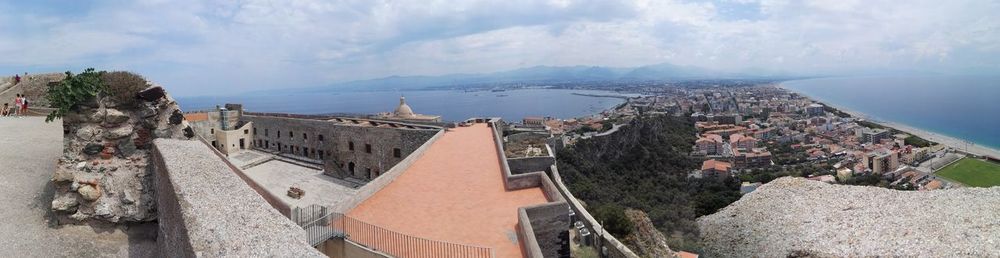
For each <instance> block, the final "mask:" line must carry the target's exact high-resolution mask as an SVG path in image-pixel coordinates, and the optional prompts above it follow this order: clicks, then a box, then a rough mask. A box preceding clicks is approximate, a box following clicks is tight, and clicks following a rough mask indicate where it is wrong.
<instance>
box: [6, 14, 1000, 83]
mask: <svg viewBox="0 0 1000 258" xmlns="http://www.w3.org/2000/svg"><path fill="white" fill-rule="evenodd" d="M0 32H2V34H3V35H2V36H0V73H9V74H13V73H24V72H31V73H35V72H61V71H67V70H69V71H81V70H83V69H84V68H87V67H94V68H97V69H100V70H128V71H133V72H137V73H140V74H142V75H144V76H146V77H147V78H148V79H150V80H152V81H156V82H157V83H160V84H162V85H165V86H166V87H167V89H168V90H169V91H171V93H172V94H173V95H175V96H200V95H217V94H227V93H236V92H244V91H253V90H262V89H281V88H302V87H314V86H323V85H329V84H332V83H336V82H344V81H351V80H361V79H371V78H378V77H385V76H392V75H442V74H453V73H489V72H496V71H504V70H511V69H517V68H524V67H532V66H539V65H546V66H573V65H586V66H609V67H634V66H641V65H650V64H659V63H671V64H675V65H685V66H698V67H703V68H709V69H715V70H718V71H727V72H770V73H773V72H780V73H788V74H837V75H850V74H863V73H870V72H872V71H911V72H933V73H977V74H983V73H986V74H1000V1H991V0H971V1H965V0H949V1H940V0H933V1H926V0H912V1H879V0H868V1H861V0H817V1H790V0H759V1H755V0H721V1H674V0H663V1H652V0H637V1H617V0H593V1H588V0H583V1H575V0H538V1H522V0H504V1H475V0H458V1H437V0H413V1H384V0H344V1H336V0H330V1H311V0H274V1H268V0H245V1H197V0H170V1H167V0H135V1H124V0H123V1H119V0H95V1H77V0H33V1H10V0H0Z"/></svg>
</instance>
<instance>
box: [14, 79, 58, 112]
mask: <svg viewBox="0 0 1000 258" xmlns="http://www.w3.org/2000/svg"><path fill="white" fill-rule="evenodd" d="M21 76H24V75H23V74H22V75H21ZM63 78H66V75H65V74H62V73H46V74H29V75H28V76H27V77H23V78H22V79H21V83H18V84H14V80H13V79H12V78H11V77H5V78H4V79H3V80H0V105H3V103H10V105H14V97H16V96H17V94H24V95H27V96H28V100H29V103H30V104H29V106H33V107H46V106H48V105H49V103H48V102H49V101H48V100H47V99H45V91H46V90H47V89H48V85H49V83H53V82H59V81H61V80H62V79H63Z"/></svg>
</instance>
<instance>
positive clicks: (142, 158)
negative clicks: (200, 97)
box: [52, 86, 194, 223]
mask: <svg viewBox="0 0 1000 258" xmlns="http://www.w3.org/2000/svg"><path fill="white" fill-rule="evenodd" d="M135 97H136V98H139V99H141V100H142V101H139V102H138V104H135V105H133V106H127V105H123V104H119V103H117V102H115V100H113V99H112V98H110V97H108V96H106V95H104V94H102V95H101V96H99V97H96V98H94V99H92V100H90V101H87V102H84V103H82V104H80V105H78V106H77V107H76V108H75V110H74V111H72V112H70V113H68V114H66V116H65V117H63V120H62V122H63V134H64V135H63V157H62V158H60V159H59V161H58V166H59V167H58V169H57V171H56V172H55V173H54V176H53V179H52V181H53V182H54V183H53V186H54V187H55V197H54V200H53V201H52V210H53V211H54V212H55V215H56V218H57V219H58V220H59V222H61V223H77V222H84V221H88V220H101V221H107V222H113V223H117V222H140V221H152V220H155V219H156V217H157V215H156V203H155V200H154V191H153V187H152V179H151V178H152V170H153V168H152V167H151V166H150V161H149V148H150V147H151V144H152V140H153V139H155V138H173V139H190V138H191V137H192V136H194V131H193V129H191V127H189V126H188V125H187V123H186V122H185V121H184V118H183V115H182V114H181V111H180V109H179V107H178V106H177V103H176V102H175V101H174V100H173V98H171V97H170V96H169V95H168V94H166V92H165V91H164V90H163V89H162V88H161V87H159V86H152V87H149V88H147V89H146V90H143V91H141V92H139V93H138V94H137V95H136V96H135Z"/></svg>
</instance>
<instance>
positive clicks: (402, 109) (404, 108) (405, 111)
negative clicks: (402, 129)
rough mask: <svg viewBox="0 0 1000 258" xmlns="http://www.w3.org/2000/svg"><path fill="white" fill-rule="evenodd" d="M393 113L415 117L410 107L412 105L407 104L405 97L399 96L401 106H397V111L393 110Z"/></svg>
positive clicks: (398, 115) (399, 115)
mask: <svg viewBox="0 0 1000 258" xmlns="http://www.w3.org/2000/svg"><path fill="white" fill-rule="evenodd" d="M393 115H395V116H397V117H413V109H411V108H410V105H407V104H406V98H405V97H399V107H396V112H393Z"/></svg>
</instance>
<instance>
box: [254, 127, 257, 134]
mask: <svg viewBox="0 0 1000 258" xmlns="http://www.w3.org/2000/svg"><path fill="white" fill-rule="evenodd" d="M253 135H257V127H254V128H253Z"/></svg>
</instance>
